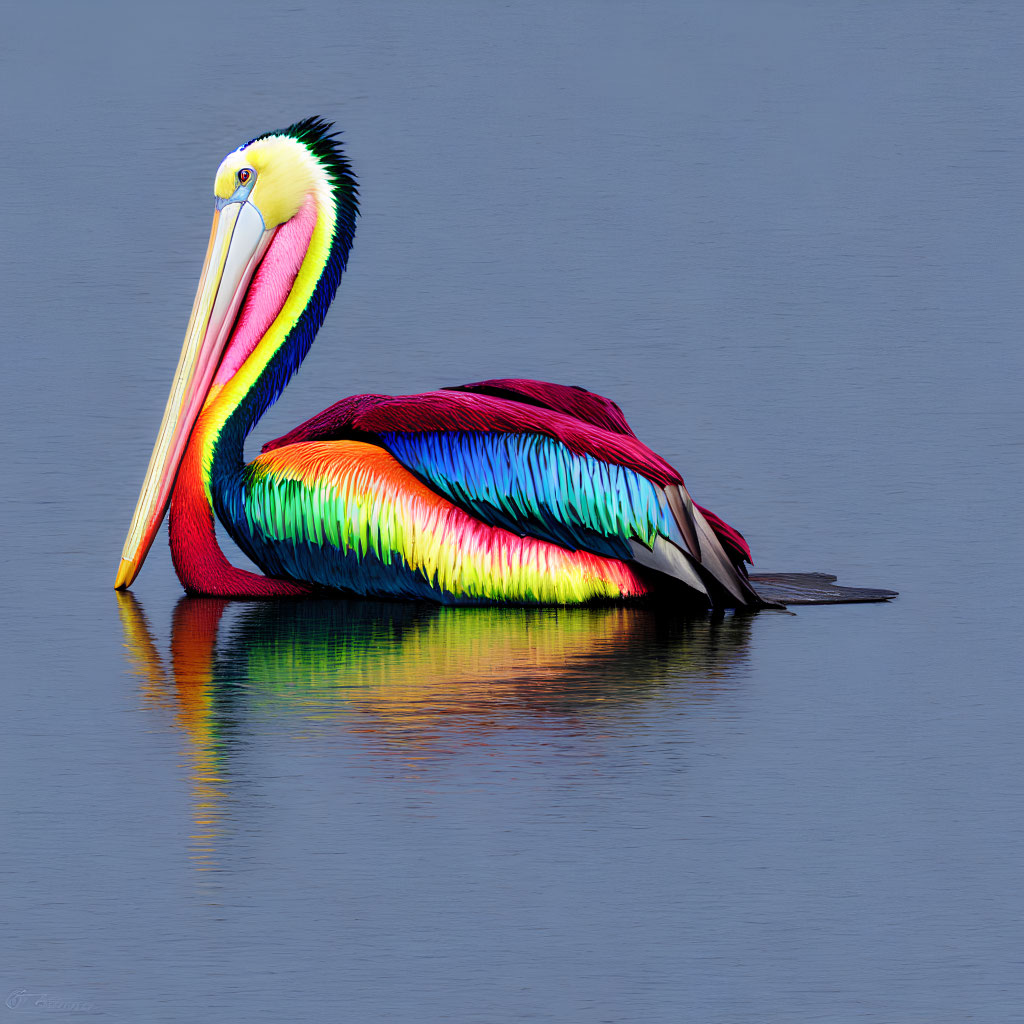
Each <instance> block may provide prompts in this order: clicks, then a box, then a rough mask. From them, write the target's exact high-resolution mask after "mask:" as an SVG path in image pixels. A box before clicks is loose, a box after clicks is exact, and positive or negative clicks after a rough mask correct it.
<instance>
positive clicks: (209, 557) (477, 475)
mask: <svg viewBox="0 0 1024 1024" xmlns="http://www.w3.org/2000/svg"><path fill="white" fill-rule="evenodd" d="M331 127H332V126H331V125H330V124H328V123H326V122H324V121H322V120H320V119H318V118H310V119H308V120H305V121H300V122H299V123H297V124H294V125H292V126H291V127H290V128H286V129H284V130H283V131H276V132H270V133H268V134H266V135H261V136H259V137H258V138H255V139H253V140H252V141H251V142H248V143H246V144H245V145H244V146H241V147H240V148H239V149H236V150H235V151H234V152H232V153H230V154H229V155H228V156H227V157H226V158H225V159H224V161H223V163H222V164H221V165H220V168H219V169H218V171H217V176H216V180H215V184H214V194H215V197H216V199H215V212H214V218H213V227H212V230H211V233H210V243H209V247H208V249H207V253H206V261H205V263H204V264H203V271H202V276H201V278H200V282H199V288H198V291H197V293H196V299H195V303H194V305H193V307H192V316H191V319H190V320H189V325H188V329H187V331H186V334H185V343H184V346H183V348H182V353H181V359H180V361H179V364H178V368H177V371H176V373H175V377H174V383H173V385H172V388H171V394H170V398H169V399H168V402H167V407H166V409H165V411H164V417H163V422H162V424H161V426H160V432H159V435H158V437H157V441H156V445H155V447H154V449H153V455H152V457H151V459H150V463H149V469H148V470H147V473H146V477H145V481H144V483H143V485H142V491H141V493H140V495H139V501H138V504H137V506H136V509H135V515H134V517H133V519H132V523H131V527H130V529H129V531H128V537H127V540H126V541H125V546H124V551H123V553H122V556H121V563H120V567H119V569H118V573H117V581H116V587H117V588H118V589H122V588H125V587H128V586H130V585H131V583H132V582H133V580H134V579H135V577H136V576H137V575H138V572H139V570H140V568H141V567H142V563H143V560H144V559H145V557H146V554H147V552H148V550H149V548H150V545H151V544H152V542H153V539H154V537H155V535H156V533H157V531H158V529H159V527H160V523H161V521H162V519H163V516H164V513H165V511H166V510H167V508H168V505H170V510H171V514H170V544H171V554H172V558H173V561H174V567H175V570H176V571H177V574H178V578H179V579H180V580H181V582H182V584H183V585H184V587H185V590H186V591H187V592H188V593H190V594H199V595H208V596H214V597H226V598H235V597H237V598H254V597H275V596H280V597H289V596H301V595H307V594H311V593H315V592H318V591H324V590H326V591H332V592H342V593H345V594H350V595H359V596H363V597H383V598H406V599H427V600H432V601H437V602H441V603H444V604H494V603H498V604H500V603H508V604H582V603H586V602H590V601H631V600H635V599H641V598H660V599H662V600H666V601H673V602H676V603H678V604H681V605H685V606H691V607H704V608H707V607H713V608H720V607H736V608H756V607H758V606H761V605H763V604H765V603H769V600H770V598H771V595H770V594H768V595H767V596H766V594H767V592H766V591H765V590H764V588H763V587H762V588H761V593H759V591H758V590H757V589H755V587H754V585H753V584H752V581H751V578H750V577H749V576H748V574H747V572H746V571H745V565H744V563H745V562H747V561H749V559H750V552H749V549H748V548H747V545H746V542H745V541H744V539H743V537H742V536H741V535H740V534H739V533H738V532H737V531H736V530H734V529H733V528H732V527H730V526H728V525H727V524H726V523H724V522H723V521H722V520H720V519H718V518H717V517H716V516H714V515H713V514H712V513H710V512H709V511H707V510H706V509H702V508H701V507H700V506H699V505H697V504H695V503H694V502H693V501H692V499H691V498H690V495H689V493H688V492H687V489H686V487H685V486H684V484H683V479H682V477H681V476H680V475H679V474H678V473H677V472H676V470H674V469H673V468H672V467H671V466H670V465H669V464H668V463H667V462H666V461H665V460H664V459H662V458H660V457H659V456H658V455H656V454H655V453H654V452H652V451H651V450H650V449H649V448H647V447H646V446H645V445H644V444H643V443H641V442H640V441H639V440H638V439H637V437H636V436H635V435H634V433H633V431H632V430H630V428H629V426H628V425H627V423H626V421H625V419H624V417H623V415H622V412H621V410H620V409H619V408H618V406H617V405H615V404H614V403H613V402H611V401H609V400H608V399H605V398H601V397H600V396H598V395H595V394H592V393H590V392H588V391H585V390H583V389H581V388H578V387H566V386H563V385H557V384H546V383H541V382H538V381H531V380H489V381H483V382H481V383H478V384H467V385H463V386H460V387H453V388H445V389H442V390H438V391H431V392H427V393H425V394H420V395H408V396H402V397H391V396H385V395H357V396H354V397H351V398H346V399H344V400H343V401H341V402H339V403H337V404H336V405H333V406H331V407H330V408H329V409H326V410H324V411H323V412H322V413H320V414H319V415H317V416H314V417H313V418H312V419H311V420H309V421H308V422H306V423H304V424H302V425H301V426H299V427H297V428H296V429H295V430H293V431H291V432H290V433H289V434H287V435H285V436H284V437H282V438H279V439H278V440H276V441H272V442H270V443H269V444H267V445H265V446H264V449H263V453H262V454H261V455H260V456H259V458H257V459H255V460H254V461H253V462H250V463H249V464H248V465H246V464H245V462H244V460H243V445H244V442H245V438H246V436H247V435H248V434H249V432H250V431H251V430H252V429H253V427H254V426H255V424H256V422H257V421H258V420H259V418H260V417H261V416H262V415H263V413H264V412H266V410H267V409H268V408H269V407H270V406H271V405H272V404H273V403H274V402H275V401H276V400H277V398H278V397H279V396H280V394H281V392H282V390H283V389H284V387H285V385H286V384H287V383H288V380H289V379H290V378H291V376H292V374H293V373H294V372H295V371H296V369H297V368H298V366H299V364H300V363H301V362H302V359H303V357H304V356H305V355H306V353H307V352H308V351H309V347H310V345H311V344H312V341H313V338H314V336H315V335H316V332H317V330H318V329H319V327H320V325H321V324H322V323H323V320H324V316H325V314H326V312H327V308H328V306H329V305H330V303H331V301H332V300H333V298H334V295H335V292H336V291H337V288H338V284H339V282H340V281H341V276H342V273H343V272H344V270H345V266H346V263H347V260H348V255H349V250H350V248H351V245H352V238H353V234H354V232H355V224H356V216H357V213H358V200H357V187H356V180H355V177H354V176H353V173H352V169H351V166H350V165H349V162H348V160H347V159H346V157H345V155H344V154H343V153H342V149H341V146H340V144H339V142H338V141H337V137H336V135H334V134H332V133H331ZM215 514H216V516H217V518H218V519H220V521H221V523H222V524H223V525H224V527H225V528H226V529H227V531H228V533H229V534H230V536H231V537H232V539H233V540H234V541H235V542H236V543H237V544H238V546H239V547H240V548H241V549H242V550H243V551H244V552H245V553H246V554H247V555H248V556H249V557H250V558H251V559H252V560H253V561H254V562H255V563H256V564H257V565H258V566H260V568H261V569H262V570H263V571H264V572H265V573H266V575H265V576H259V575H257V574H255V573H251V572H246V571H244V570H241V569H238V568H236V567H234V566H232V565H231V564H230V563H229V562H228V560H227V558H226V557H225V556H224V554H223V552H222V551H221V549H220V547H219V546H218V543H217V540H216V536H215V532H214V515H215ZM863 593H864V594H868V593H870V594H874V595H876V596H875V597H874V598H873V599H875V600H878V599H879V596H880V595H884V596H886V597H888V596H892V594H891V592H889V591H872V592H863ZM833 599H835V598H834V597H833ZM847 599H850V598H849V597H848V598H847ZM860 599H861V600H863V599H865V598H864V597H861V598H860Z"/></svg>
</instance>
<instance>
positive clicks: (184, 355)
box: [115, 118, 355, 589]
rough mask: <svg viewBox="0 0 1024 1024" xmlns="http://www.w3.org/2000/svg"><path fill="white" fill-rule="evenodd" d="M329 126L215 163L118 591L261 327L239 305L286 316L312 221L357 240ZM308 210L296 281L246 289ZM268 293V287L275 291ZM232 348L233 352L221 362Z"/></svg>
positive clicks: (267, 316) (306, 126) (277, 135)
mask: <svg viewBox="0 0 1024 1024" xmlns="http://www.w3.org/2000/svg"><path fill="white" fill-rule="evenodd" d="M330 127H331V125H330V124H328V123H326V122H323V121H321V120H319V119H318V118H310V119H308V120H306V121H302V122H299V123H298V124H295V125H293V126H292V127H291V128H288V129H285V130H283V131H281V132H273V133H269V134H267V135H263V136H259V137H257V138H255V139H253V140H252V141H251V142H248V143H246V144H245V145H244V146H241V147H239V148H238V149H236V150H234V151H233V152H232V153H229V154H228V155H227V156H226V157H225V158H224V160H223V161H222V162H221V165H220V167H219V168H218V169H217V175H216V178H215V179H214V214H213V226H212V228H211V230H210V241H209V245H208V247H207V250H206V260H205V262H204V263H203V269H202V274H201V276H200V279H199V287H198V289H197V291H196V297H195V301H194V303H193V305H192V315H191V317H190V318H189V323H188V328H187V330H186V331H185V342H184V345H183V346H182V350H181V357H180V359H179V361H178V368H177V370H176V371H175V375H174V381H173V384H172V387H171V394H170V397H169V398H168V400H167V406H166V408H165V409H164V415H163V420H162V422H161V425H160V431H159V433H158V435H157V440H156V444H155V445H154V448H153V454H152V456H151V457H150V461H149V468H148V469H147V471H146V476H145V480H144V482H143V485H142V490H141V492H140V494H139V500H138V503H137V504H136V507H135V513H134V515H133V517H132V523H131V526H130V528H129V531H128V537H127V539H126V540H125V545H124V549H123V551H122V554H121V563H120V565H119V567H118V572H117V580H116V583H115V586H116V587H117V588H118V589H121V588H124V587H127V586H129V585H130V584H131V583H132V581H133V580H134V579H135V577H136V576H137V575H138V572H139V569H140V568H141V567H142V562H143V560H144V559H145V557H146V554H147V552H148V551H149V548H150V546H151V544H152V543H153V539H154V537H155V536H156V533H157V531H158V530H159V528H160V523H161V522H162V520H163V517H164V514H165V513H166V511H167V507H168V505H169V503H170V500H171V493H172V491H173V488H174V481H175V477H176V475H177V472H178V468H179V466H180V464H181V460H182V456H183V455H184V452H185V449H186V447H187V445H188V443H189V438H190V436H191V433H192V430H193V427H194V426H195V424H196V421H197V419H198V418H199V415H200V413H201V412H202V410H203V408H204V405H206V404H207V403H208V402H210V401H211V400H212V399H213V398H214V397H215V396H216V394H217V392H219V390H220V389H221V388H222V387H223V384H224V383H225V381H226V379H227V378H228V377H230V376H231V375H232V374H233V372H235V371H237V369H238V368H239V367H240V366H241V365H242V364H243V363H244V361H245V360H246V359H247V358H248V357H249V356H250V355H251V354H252V353H253V351H254V350H255V348H256V347H257V345H258V344H259V342H260V340H261V337H262V332H260V333H259V334H257V335H254V334H253V332H252V331H249V332H245V331H241V330H239V324H240V316H239V314H240V311H241V310H243V304H244V303H245V304H247V305H251V306H254V307H256V308H257V309H258V312H257V314H255V319H256V320H257V321H259V320H260V319H261V317H262V321H263V322H264V323H271V322H273V320H274V317H275V316H278V315H279V314H280V313H281V310H282V307H283V306H284V305H285V301H286V299H287V297H288V293H289V291H290V289H291V286H292V283H293V281H294V279H295V276H296V274H298V273H299V270H300V264H301V261H302V260H303V258H304V257H305V255H306V250H307V249H309V248H310V247H311V234H312V232H313V228H312V225H314V224H315V225H316V227H317V228H318V229H319V231H320V233H321V235H324V236H325V237H326V243H325V245H326V247H327V248H328V249H330V247H331V244H332V240H333V239H334V238H335V235H336V233H337V230H338V229H339V228H340V229H341V231H342V233H343V234H345V235H346V241H347V244H351V235H352V229H353V224H354V216H355V183H354V180H353V179H352V178H351V175H350V170H349V167H348V164H347V162H345V161H344V159H343V158H342V157H341V155H340V152H339V151H338V150H337V147H336V144H335V143H334V142H333V141H332V138H333V137H332V136H331V135H330V134H329V129H330ZM339 188H341V189H343V190H346V191H347V193H348V198H349V208H348V209H347V210H346V211H345V212H346V213H347V216H343V217H341V218H340V223H339V217H338V204H337V192H338V189H339ZM303 211H306V212H307V214H308V216H307V217H306V220H307V221H308V222H309V224H310V225H311V228H310V231H307V232H305V233H304V234H303V235H302V241H301V243H296V240H295V239H294V238H292V237H291V236H289V237H288V238H287V240H286V244H284V245H282V248H289V249H291V250H295V249H296V247H297V244H301V247H302V251H301V252H298V253H295V252H293V253H292V255H293V256H294V257H295V258H294V259H293V261H292V262H293V263H294V271H293V272H292V274H291V277H290V278H289V279H288V280H287V281H286V282H285V283H284V285H283V289H282V287H278V288H277V289H276V290H275V289H274V288H269V289H264V290H263V291H264V294H262V295H256V294H251V295H250V284H251V283H252V282H253V278H254V275H255V274H256V273H257V271H258V269H259V267H260V265H261V263H262V262H263V260H264V258H265V257H266V255H267V253H268V251H269V250H270V249H271V246H272V245H273V244H274V240H275V238H276V237H277V236H278V234H279V233H280V232H282V231H284V230H285V229H286V228H287V226H288V225H289V224H290V223H293V222H295V221H297V220H301V219H302V218H300V216H299V215H300V213H302V212H303ZM293 234H295V233H294V232H293ZM321 247H323V246H321ZM345 253H346V254H347V245H346V248H345ZM324 261H326V257H324ZM324 261H321V262H324ZM343 266H344V258H343V260H342V267H343ZM319 269H322V267H319V268H313V270H312V271H311V273H313V274H315V273H318V272H319ZM268 276H274V275H268ZM280 276H281V275H280V274H278V275H277V277H280ZM338 276H339V277H340V271H339V274H338ZM278 283H280V282H278ZM336 287H337V281H336V280H335V281H334V288H336ZM252 291H254V292H255V291H256V289H255V288H254V289H252ZM268 291H269V292H271V293H272V294H270V295H269V297H268V295H267V294H266V292H268ZM331 297H333V291H332V292H331ZM329 301H330V298H328V302H329ZM228 353H230V358H229V359H225V355H226V354H228ZM218 370H219V371H220V373H218ZM228 371H230V373H229V372H228ZM275 397H276V396H275Z"/></svg>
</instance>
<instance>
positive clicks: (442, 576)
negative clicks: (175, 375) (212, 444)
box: [232, 441, 647, 604]
mask: <svg viewBox="0 0 1024 1024" xmlns="http://www.w3.org/2000/svg"><path fill="white" fill-rule="evenodd" d="M245 491H246V500H245V502H244V508H245V517H246V519H245V524H244V529H242V530H232V533H233V534H235V535H236V539H237V540H238V541H239V543H240V544H241V545H242V546H243V547H245V548H246V549H248V550H249V552H250V553H251V554H252V555H253V557H255V558H257V559H258V561H259V563H260V564H261V565H263V566H265V567H266V569H267V570H268V571H269V572H270V573H271V574H273V575H278V576H284V577H290V578H293V579H302V580H309V581H311V582H314V583H318V584H320V585H321V586H327V587H331V588H334V589H338V590H343V591H347V592H351V593H355V594H360V595H370V594H377V595H381V594H387V595H391V596H394V597H404V598H430V599H433V600H440V601H442V602H444V603H446V604H479V603H487V602H492V601H501V602H510V603H529V604H580V603H583V602H586V601H593V600H612V599H622V598H629V597H640V596H642V595H643V594H645V593H646V592H647V588H646V586H645V585H644V583H643V582H642V581H641V579H640V578H639V577H638V576H637V575H636V574H635V573H634V572H633V570H632V569H630V568H629V567H628V566H627V565H625V564H623V563H622V562H619V561H617V560H614V559H608V558H602V557H600V556H597V555H594V554H591V553H589V552H586V551H569V550H566V549H565V548H562V547H559V546H557V545H555V544H550V543H547V542H546V541H543V540H539V539H536V538H533V537H524V536H519V535H516V534H514V533H512V532H510V531H508V530H504V529H501V528H500V527H495V526H490V525H488V524H486V523H483V522H480V521H478V520H476V519H474V518H473V517H472V516H470V515H468V514H467V513H466V512H464V511H463V510H462V509H460V508H458V507H457V506H456V505H454V504H452V503H451V502H450V501H447V500H446V499H445V498H444V497H442V496H440V495H439V494H437V493H435V492H434V491H432V490H431V489H430V488H428V487H427V486H425V485H424V484H423V483H422V482H420V481H419V480H417V479H416V477H415V476H413V475H412V474H411V473H410V472H409V471H408V470H406V469H405V468H404V467H403V466H402V465H400V464H399V463H398V462H397V461H396V460H395V458H394V457H393V456H391V455H390V454H388V453H387V452H386V451H384V450H382V449H381V448H378V447H376V446H374V445H369V444H365V443H362V442H359V441H332V442H308V443H305V444H299V445H290V446H288V447H287V448H282V449H278V450H277V451H274V452H270V453H267V454H265V455H262V456H260V457H259V458H258V459H257V460H255V462H253V463H252V464H250V466H249V467H248V469H247V471H246V482H245Z"/></svg>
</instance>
